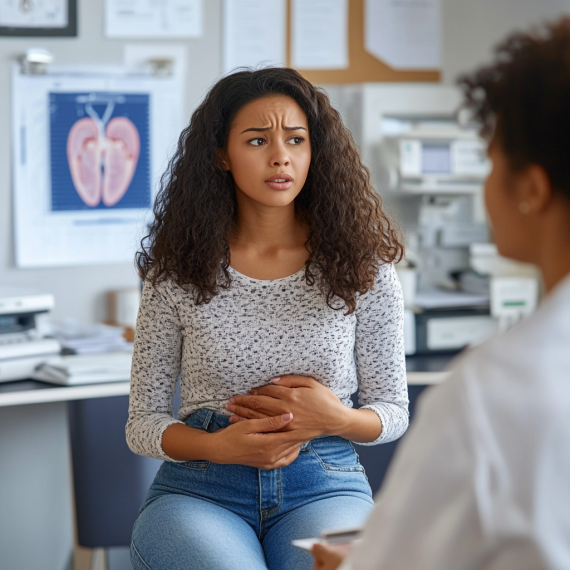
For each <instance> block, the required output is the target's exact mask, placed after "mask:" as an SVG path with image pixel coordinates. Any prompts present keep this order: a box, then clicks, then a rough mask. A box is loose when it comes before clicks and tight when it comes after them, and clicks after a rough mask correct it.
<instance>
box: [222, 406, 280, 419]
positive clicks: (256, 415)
mask: <svg viewBox="0 0 570 570" xmlns="http://www.w3.org/2000/svg"><path fill="white" fill-rule="evenodd" d="M226 409H227V410H228V411H230V412H232V414H235V415H236V416H240V417H242V418H244V419H247V420H260V419H262V418H267V417H269V415H275V414H264V413H263V412H258V411H257V410H252V409H251V408H246V407H245V406H238V405H237V404H228V405H227V406H226ZM232 417H233V416H232Z"/></svg>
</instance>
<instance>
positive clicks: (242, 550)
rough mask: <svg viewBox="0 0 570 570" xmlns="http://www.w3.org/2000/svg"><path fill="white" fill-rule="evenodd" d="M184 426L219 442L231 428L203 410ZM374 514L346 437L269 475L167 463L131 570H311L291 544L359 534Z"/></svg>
mask: <svg viewBox="0 0 570 570" xmlns="http://www.w3.org/2000/svg"><path fill="white" fill-rule="evenodd" d="M186 424H187V425H189V426H190V427H193V428H198V429H203V430H206V431H209V432H213V431H216V430H218V429H220V428H223V427H227V426H228V425H229V421H228V417H227V416H225V415H223V414H219V413H215V412H213V411H212V410H206V409H202V410H198V411H197V412H195V413H193V414H191V415H190V416H189V418H188V419H187V420H186ZM373 504H374V503H373V501H372V493H371V491H370V486H369V485H368V480H367V478H366V475H365V474H364V469H363V467H362V466H361V465H360V463H359V462H358V456H357V454H356V452H355V451H354V449H353V447H352V445H351V444H350V442H349V441H347V440H346V439H343V438H341V437H328V436H325V437H319V438H316V439H313V440H312V441H310V442H309V443H308V444H305V445H303V447H302V448H301V452H300V453H299V457H298V458H297V459H296V460H295V461H293V463H291V464H290V465H288V466H287V467H283V468H281V469H273V470H268V471H266V470H263V469H256V468H254V467H248V466H245V465H219V464H217V463H210V462H209V461H188V462H185V463H172V462H169V461H165V462H164V463H163V464H162V466H161V467H160V469H159V471H158V473H157V475H156V478H155V480H154V482H153V484H152V485H151V487H150V489H149V491H148V494H147V498H146V501H145V503H144V505H143V506H142V508H141V511H140V513H139V517H138V519H137V521H136V523H135V526H134V529H133V539H132V543H131V562H132V565H133V568H134V569H135V570H193V569H197V570H198V569H199V570H218V569H219V570H234V569H235V570H238V569H239V570H241V569H243V570H262V569H265V570H266V569H268V568H269V569H270V570H303V569H304V568H306V569H310V568H312V567H313V562H312V557H311V555H310V554H309V553H308V552H305V551H303V550H301V549H299V548H297V547H295V546H292V545H291V541H292V540H294V539H297V538H309V537H313V536H319V535H320V534H321V532H322V531H323V530H327V529H335V528H336V529H338V528H346V527H351V526H358V525H361V524H363V522H364V521H365V519H366V518H367V516H368V514H369V513H370V511H371V509H372V507H373Z"/></svg>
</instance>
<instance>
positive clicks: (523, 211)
mask: <svg viewBox="0 0 570 570" xmlns="http://www.w3.org/2000/svg"><path fill="white" fill-rule="evenodd" d="M519 211H520V213H521V214H528V213H529V212H530V206H529V205H528V202H521V203H520V204H519Z"/></svg>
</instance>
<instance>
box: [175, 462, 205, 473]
mask: <svg viewBox="0 0 570 570" xmlns="http://www.w3.org/2000/svg"><path fill="white" fill-rule="evenodd" d="M176 465H180V467H186V469H194V470H196V471H206V469H208V467H210V462H209V461H183V462H181V463H177V464H176Z"/></svg>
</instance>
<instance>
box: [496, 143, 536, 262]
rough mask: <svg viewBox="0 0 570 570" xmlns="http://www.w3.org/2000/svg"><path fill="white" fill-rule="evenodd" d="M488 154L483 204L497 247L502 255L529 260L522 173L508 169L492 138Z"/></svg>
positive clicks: (529, 249)
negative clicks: (488, 162) (487, 171)
mask: <svg viewBox="0 0 570 570" xmlns="http://www.w3.org/2000/svg"><path fill="white" fill-rule="evenodd" d="M488 154H489V158H490V159H491V162H492V169H491V172H490V174H489V176H488V177H487V180H486V182H485V205H486V207H487V212H488V214H489V218H490V220H491V226H492V228H493V234H494V237H495V243H496V244H497V249H498V250H499V253H500V254H501V255H502V256H504V257H509V258H511V259H516V260H517V261H526V262H529V261H533V259H532V257H533V255H532V250H533V245H532V243H531V240H532V231H531V230H530V228H529V226H528V221H529V220H528V217H527V216H526V215H525V214H524V213H523V212H521V204H524V203H525V193H524V184H525V174H524V173H520V174H519V173H515V172H512V170H511V169H510V167H509V164H508V160H507V156H506V155H505V153H504V151H503V150H502V149H501V146H500V144H499V143H498V142H497V141H496V140H494V141H491V144H490V145H489V150H488ZM523 207H524V206H523Z"/></svg>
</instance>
